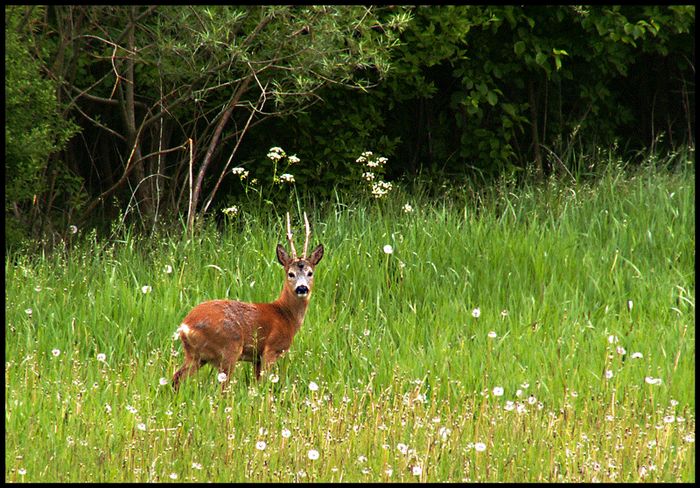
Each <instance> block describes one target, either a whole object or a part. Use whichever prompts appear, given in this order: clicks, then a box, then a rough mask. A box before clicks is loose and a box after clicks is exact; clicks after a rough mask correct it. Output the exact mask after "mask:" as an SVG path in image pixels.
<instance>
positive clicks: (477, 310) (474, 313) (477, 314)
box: [472, 307, 481, 319]
mask: <svg viewBox="0 0 700 488" xmlns="http://www.w3.org/2000/svg"><path fill="white" fill-rule="evenodd" d="M480 316H481V309H480V308H479V307H477V308H475V309H474V310H472V317H474V318H475V319H478V318H479V317H480Z"/></svg>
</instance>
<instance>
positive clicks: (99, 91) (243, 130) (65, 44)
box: [42, 6, 407, 226]
mask: <svg viewBox="0 0 700 488" xmlns="http://www.w3.org/2000/svg"><path fill="white" fill-rule="evenodd" d="M51 12H52V15H50V16H48V17H47V24H46V26H45V30H44V32H43V33H42V35H44V36H45V38H46V39H50V38H51V37H52V36H51V35H50V34H51V33H52V32H53V31H54V30H55V32H56V35H57V37H58V40H57V42H56V43H55V47H54V48H53V49H51V50H50V52H49V54H48V56H47V57H46V60H45V61H46V64H47V66H52V69H51V73H52V75H53V76H54V78H55V79H56V80H57V81H60V82H61V84H62V87H63V90H64V96H65V97H67V98H69V99H70V103H71V106H72V107H73V108H74V110H75V111H76V112H77V113H78V114H80V115H81V116H82V118H83V120H84V123H85V125H86V128H89V129H90V133H91V134H93V135H94V136H95V140H96V141H98V142H96V143H95V145H94V146H92V147H90V146H87V145H86V146H83V147H76V152H78V153H80V156H78V157H87V158H90V159H92V160H98V159H99V160H101V163H100V166H101V168H98V171H99V172H100V173H101V174H100V175H99V176H98V177H96V178H93V177H89V178H88V180H89V181H93V180H94V181H95V182H96V185H97V186H98V188H99V190H98V193H99V194H98V196H97V197H95V198H94V199H93V200H92V201H90V202H89V203H88V204H87V205H86V208H85V211H84V213H85V214H89V213H91V212H92V211H94V210H95V209H97V208H100V207H102V206H103V205H104V203H105V201H106V199H107V198H109V197H114V196H117V197H118V198H119V199H120V200H122V201H124V199H128V201H129V202H131V201H135V202H136V204H137V205H136V206H135V208H137V209H138V210H139V212H141V213H142V215H143V216H148V217H150V218H151V219H152V220H153V221H155V220H156V219H157V218H158V211H159V208H161V207H169V208H170V209H171V210H173V211H179V210H182V209H183V207H185V208H186V211H187V214H188V224H189V226H191V225H192V224H193V222H194V219H195V216H196V215H197V214H198V213H199V212H204V211H206V210H207V209H208V208H209V206H210V204H211V202H212V201H213V199H214V196H215V194H216V192H217V190H218V188H219V187H220V184H221V182H222V180H223V179H224V178H225V176H226V174H227V170H228V169H230V163H231V161H232V160H233V157H234V156H235V154H236V151H237V150H238V147H239V145H240V144H241V142H242V141H243V139H244V137H245V136H246V134H247V133H248V131H249V130H251V129H252V128H253V127H255V126H256V125H257V124H260V123H261V122H262V121H264V120H265V119H268V118H271V117H276V116H280V115H282V114H292V113H296V112H298V111H300V110H303V109H304V108H305V107H308V106H310V105H312V104H313V103H315V102H317V101H318V100H319V99H320V97H319V91H320V89H321V88H323V87H324V86H327V85H335V86H346V87H353V88H354V89H366V88H367V87H368V86H371V85H373V84H375V83H376V82H377V80H378V79H380V78H381V77H382V76H383V74H384V73H385V72H386V70H387V66H388V63H387V60H388V52H389V50H390V48H391V47H392V45H393V44H394V43H395V38H396V34H395V31H396V32H398V30H399V29H400V28H401V26H402V25H403V24H405V22H406V20H407V19H405V18H402V17H400V16H395V17H392V18H390V19H387V20H385V21H384V22H382V23H380V22H379V21H378V19H377V18H376V15H375V14H374V9H373V8H371V7H370V8H367V7H361V6H351V7H347V6H346V7H339V6H300V7H289V6H248V7H245V6H193V7H138V6H125V7H105V6H100V7H87V6H85V7H59V6H56V7H51ZM105 175H109V177H107V178H105V177H104V176H105ZM127 184H128V185H129V186H130V188H128V191H126V192H125V193H121V194H120V193H119V192H123V191H124V190H125V188H126V187H127ZM183 202H184V205H183ZM130 209H131V207H129V208H127V212H128V211H130Z"/></svg>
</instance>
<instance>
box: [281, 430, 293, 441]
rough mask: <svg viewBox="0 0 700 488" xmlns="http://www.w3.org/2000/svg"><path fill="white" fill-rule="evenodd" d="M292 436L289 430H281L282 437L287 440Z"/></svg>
mask: <svg viewBox="0 0 700 488" xmlns="http://www.w3.org/2000/svg"><path fill="white" fill-rule="evenodd" d="M291 436H292V432H291V431H290V430H289V429H282V437H284V438H285V439H289V438H290V437H291Z"/></svg>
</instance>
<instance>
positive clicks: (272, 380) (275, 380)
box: [268, 373, 280, 383]
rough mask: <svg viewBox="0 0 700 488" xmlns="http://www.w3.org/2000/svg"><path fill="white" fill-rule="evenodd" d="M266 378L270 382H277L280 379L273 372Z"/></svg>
mask: <svg viewBox="0 0 700 488" xmlns="http://www.w3.org/2000/svg"><path fill="white" fill-rule="evenodd" d="M268 379H269V380H270V383H277V382H278V381H279V380H280V377H279V376H278V375H276V374H275V373H271V374H270V376H269V377H268Z"/></svg>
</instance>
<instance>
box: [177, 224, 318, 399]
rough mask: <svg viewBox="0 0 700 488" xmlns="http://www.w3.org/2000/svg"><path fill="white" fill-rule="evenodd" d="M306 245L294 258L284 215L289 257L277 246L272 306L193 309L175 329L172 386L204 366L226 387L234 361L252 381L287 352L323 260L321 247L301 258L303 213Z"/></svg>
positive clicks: (228, 304)
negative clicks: (277, 280) (177, 344)
mask: <svg viewBox="0 0 700 488" xmlns="http://www.w3.org/2000/svg"><path fill="white" fill-rule="evenodd" d="M304 224H305V227H306V242H305V243H304V254H303V255H302V257H301V258H299V257H297V253H296V250H295V249H294V242H293V241H292V228H291V225H290V222H289V212H287V240H288V241H289V247H290V249H291V252H292V255H291V256H290V255H289V254H287V251H285V250H284V248H283V247H282V246H281V245H279V244H278V245H277V259H278V260H279V262H280V264H281V265H282V266H283V267H284V273H285V276H286V279H285V281H284V286H283V287H282V292H281V293H280V296H279V298H278V299H277V300H275V301H274V302H272V303H245V302H239V301H234V300H211V301H207V302H203V303H200V304H199V305H197V306H196V307H194V308H193V309H192V310H191V311H190V313H189V314H187V316H186V317H185V318H184V320H183V321H182V324H181V325H180V327H179V328H178V329H177V332H176V334H179V336H180V340H182V345H183V346H184V349H185V363H184V364H183V365H182V367H181V368H180V369H179V370H177V372H176V373H175V375H174V376H173V381H172V384H173V387H174V388H175V389H176V390H177V388H178V386H179V384H180V382H181V381H182V380H183V379H184V378H186V377H187V376H190V375H192V374H193V373H195V372H196V371H197V370H198V369H199V368H201V367H202V366H203V365H205V364H206V363H209V364H211V365H212V366H214V367H215V368H217V369H218V370H219V372H220V373H225V374H226V378H225V379H224V381H222V389H223V388H225V387H226V385H227V384H228V381H229V379H230V377H231V372H232V371H233V368H234V366H235V365H236V362H237V361H239V360H242V361H249V362H252V363H253V365H254V366H255V377H256V379H258V380H260V377H261V374H262V371H263V370H265V369H266V368H267V367H269V366H270V365H271V364H272V363H274V362H275V361H276V360H277V359H278V358H279V357H280V356H281V355H282V354H283V353H284V352H286V351H287V350H288V349H289V346H291V344H292V339H294V335H295V334H296V333H297V331H298V330H299V328H300V327H301V324H302V322H303V321H304V315H305V314H306V307H307V306H308V304H309V297H310V296H311V289H312V288H313V283H314V277H313V273H314V268H315V267H316V265H317V264H318V262H319V261H320V260H321V258H322V257H323V245H322V244H320V245H319V246H318V247H316V248H315V249H314V250H313V251H312V252H311V255H310V256H308V257H307V255H306V250H307V246H308V244H309V236H310V235H311V230H310V229H309V220H308V218H307V217H306V212H304Z"/></svg>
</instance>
